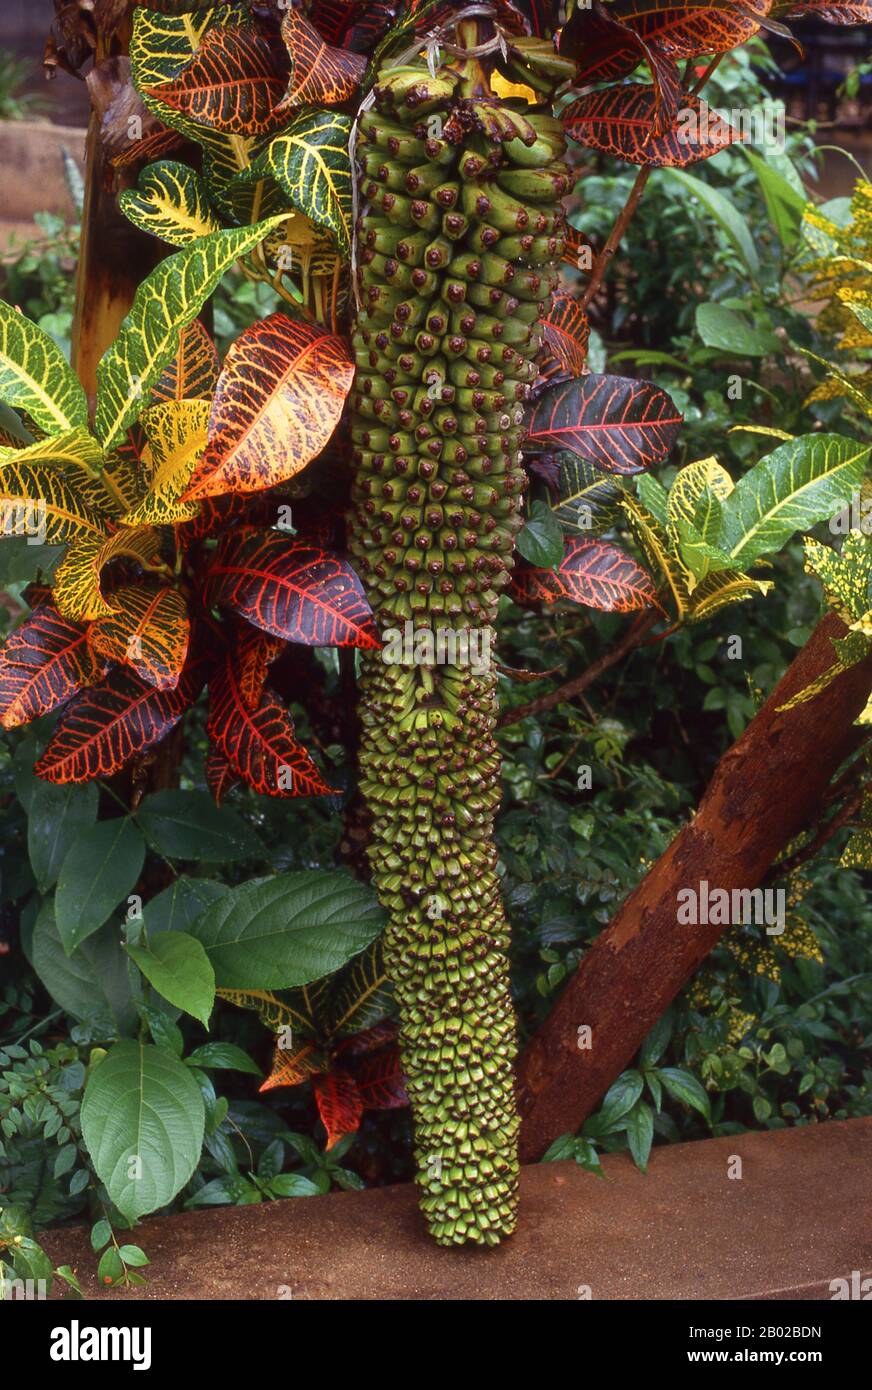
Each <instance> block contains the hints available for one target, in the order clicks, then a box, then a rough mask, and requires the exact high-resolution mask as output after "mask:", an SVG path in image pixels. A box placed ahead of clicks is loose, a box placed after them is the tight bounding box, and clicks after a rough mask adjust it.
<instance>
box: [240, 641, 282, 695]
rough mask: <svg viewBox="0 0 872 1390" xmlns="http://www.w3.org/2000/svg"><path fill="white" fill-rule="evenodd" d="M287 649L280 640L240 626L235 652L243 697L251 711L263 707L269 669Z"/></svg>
mask: <svg viewBox="0 0 872 1390" xmlns="http://www.w3.org/2000/svg"><path fill="white" fill-rule="evenodd" d="M284 646H285V644H284V642H283V641H282V639H281V638H280V637H273V636H272V634H271V633H269V632H263V631H262V630H261V629H260V628H256V627H252V626H251V625H250V624H249V623H246V624H245V625H244V626H242V625H241V626H240V631H239V633H238V639H236V640H235V641H234V651H235V655H236V670H237V673H238V676H239V693H240V695H241V696H242V700H243V703H244V704H245V706H246V708H247V709H257V707H258V705H259V704H260V702H261V699H262V697H263V688H264V686H265V685H266V678H267V675H268V674H269V668H270V666H271V664H272V662H274V661H275V659H276V657H277V656H278V655H279V653H280V652H281V651H282V650H283V648H284Z"/></svg>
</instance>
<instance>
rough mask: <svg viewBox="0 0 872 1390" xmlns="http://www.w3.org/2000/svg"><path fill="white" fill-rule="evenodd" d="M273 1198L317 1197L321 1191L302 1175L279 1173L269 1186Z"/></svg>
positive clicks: (268, 1189)
mask: <svg viewBox="0 0 872 1390" xmlns="http://www.w3.org/2000/svg"><path fill="white" fill-rule="evenodd" d="M267 1191H268V1192H269V1195H270V1196H271V1197H317V1196H319V1194H320V1191H321V1189H320V1188H319V1187H317V1186H316V1185H315V1183H313V1182H312V1180H311V1178H304V1177H303V1175H302V1173H279V1175H278V1177H276V1178H273V1179H272V1181H271V1182H270V1183H268V1184H267Z"/></svg>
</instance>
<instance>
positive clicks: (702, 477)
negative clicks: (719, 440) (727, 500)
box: [667, 458, 733, 535]
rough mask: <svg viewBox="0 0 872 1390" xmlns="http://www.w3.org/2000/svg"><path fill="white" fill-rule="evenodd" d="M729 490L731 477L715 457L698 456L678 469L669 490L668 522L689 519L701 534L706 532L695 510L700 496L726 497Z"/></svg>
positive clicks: (703, 522)
mask: <svg viewBox="0 0 872 1390" xmlns="http://www.w3.org/2000/svg"><path fill="white" fill-rule="evenodd" d="M732 490H733V480H732V478H731V477H730V475H729V473H728V472H727V470H726V469H725V468H722V467H721V465H720V464H719V463H718V461H717V459H715V458H706V459H698V460H697V462H696V463H688V464H687V465H686V466H685V467H684V468H681V469H679V471H678V473H677V474H676V476H675V481H674V483H673V484H672V487H671V488H670V489H669V500H668V503H667V508H668V516H669V522H670V525H672V526H675V525H676V524H677V523H678V522H679V521H689V522H693V523H694V524H695V525H696V526H697V528H698V529H699V530H700V531H701V532H702V533H703V534H704V535H705V534H708V528H707V526H706V523H705V517H704V516H700V515H699V514H698V512H697V504H698V502H699V500H700V498H701V497H703V496H704V495H707V496H710V497H712V498H715V499H721V498H724V497H729V495H730V493H731V492H732Z"/></svg>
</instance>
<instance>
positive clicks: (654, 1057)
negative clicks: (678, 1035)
mask: <svg viewBox="0 0 872 1390" xmlns="http://www.w3.org/2000/svg"><path fill="white" fill-rule="evenodd" d="M672 1019H673V1015H672V1013H671V1011H670V1010H669V1009H667V1010H666V1013H665V1014H663V1015H662V1017H661V1018H658V1020H657V1022H656V1023H655V1024H654V1027H653V1028H652V1029H651V1031H650V1033H648V1034H647V1036H646V1038H645V1041H644V1042H643V1043H642V1050H641V1052H640V1053H639V1066H640V1067H641V1069H642V1071H646V1070H647V1069H648V1068H649V1067H653V1066H654V1065H655V1064H656V1063H657V1062H659V1061H660V1058H661V1057H662V1056H663V1054H664V1052H665V1051H666V1048H667V1046H668V1044H669V1039H670V1038H671V1036H672Z"/></svg>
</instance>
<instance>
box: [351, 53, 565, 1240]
mask: <svg viewBox="0 0 872 1390" xmlns="http://www.w3.org/2000/svg"><path fill="white" fill-rule="evenodd" d="M455 86H456V77H455V75H454V74H452V73H450V72H446V71H443V72H440V73H439V74H437V76H436V78H435V79H434V78H431V77H430V75H429V73H428V71H427V69H426V67H425V66H424V65H423V64H418V65H411V66H406V67H404V68H402V69H400V70H395V71H394V73H390V72H389V71H385V72H384V73H383V74H381V75H380V78H379V80H378V81H377V83H376V102H375V110H374V111H371V112H369V113H368V114H367V115H366V117H365V118H364V119H363V120H362V121H361V126H360V133H361V144H360V147H359V151H358V153H359V158H360V163H361V176H360V185H361V194H362V198H363V199H365V200H366V204H367V205H366V207H365V209H364V212H363V214H362V216H361V219H360V225H359V228H358V245H359V247H361V248H365V249H366V254H363V255H361V256H360V257H359V266H358V269H359V276H358V290H359V295H360V306H361V307H360V312H359V314H358V319H357V323H356V327H355V333H354V352H355V360H356V362H357V365H358V372H357V379H356V382H355V394H354V397H353V407H354V417H353V421H352V439H353V443H354V462H355V481H354V490H353V512H352V515H351V518H350V521H351V525H350V532H351V548H352V553H353V554H354V557H355V560H356V563H357V567H358V570H359V572H360V574H361V576H362V578H363V581H364V584H365V585H366V588H367V590H368V593H369V596H370V600H371V602H372V604H373V608H374V610H375V613H376V617H377V620H378V623H379V626H380V630H381V633H382V638H383V641H384V643H385V646H384V649H383V650H382V651H381V652H377V653H371V654H367V655H365V657H364V659H363V664H362V667H363V668H362V675H361V723H362V738H361V753H360V764H361V789H362V792H363V794H364V796H365V797H366V800H367V802H368V805H369V807H370V810H371V812H372V815H373V826H372V838H371V845H370V849H369V855H370V860H371V864H372V870H373V881H374V884H375V887H376V890H377V892H378V894H379V897H380V899H381V901H382V903H383V904H384V906H385V907H386V908H387V910H388V913H389V926H388V931H387V935H386V940H385V963H386V965H387V968H388V971H389V973H390V975H391V977H392V979H393V981H394V987H395V994H396V999H397V1003H398V1006H399V1013H400V1044H401V1049H402V1055H403V1066H404V1070H405V1074H406V1078H407V1082H408V1089H409V1096H410V1100H411V1103H412V1110H413V1116H414V1123H415V1152H416V1163H417V1169H418V1172H417V1181H418V1184H419V1187H420V1189H421V1206H422V1209H423V1211H424V1213H425V1216H426V1218H427V1222H428V1225H429V1227H430V1230H431V1233H432V1234H433V1236H434V1237H435V1238H436V1240H437V1241H439V1242H440V1244H444V1245H459V1244H462V1243H464V1242H468V1241H473V1242H477V1243H479V1244H483V1245H494V1244H496V1243H497V1242H498V1241H499V1240H500V1239H501V1238H502V1237H503V1236H506V1235H508V1234H510V1232H511V1231H512V1230H513V1229H514V1226H515V1221H516V1211H517V1193H518V1156H517V1136H518V1124H519V1121H518V1116H517V1112H516V1108H515V1099H514V1074H513V1063H514V1058H515V1053H516V1031H515V1020H514V1012H513V1009H512V1002H511V995H510V989H509V976H508V956H507V952H508V944H509V929H508V924H507V922H506V918H505V914H504V912H503V907H502V903H501V900H500V891H499V881H498V878H497V874H496V861H497V852H496V848H495V846H494V841H493V822H494V816H495V814H496V811H497V808H498V806H499V801H500V760H499V755H498V752H497V749H496V745H495V742H494V729H495V723H496V714H497V697H496V673H495V671H494V669H493V665H492V663H491V661H490V653H491V650H492V643H493V627H492V624H493V621H494V618H495V615H496V608H497V603H498V600H499V593H500V590H501V589H502V588H503V587H504V586H505V584H506V583H507V582H508V577H509V570H510V566H511V555H512V547H513V537H514V534H515V532H516V531H517V529H518V527H519V526H520V524H521V522H520V517H519V506H520V494H521V490H522V487H523V473H522V472H521V471H520V469H519V464H520V453H519V446H520V442H521V439H522V421H523V403H524V401H525V399H526V396H527V393H528V391H529V382H530V381H532V380H533V378H534V376H535V368H534V365H533V358H534V356H535V353H536V351H537V349H538V347H539V344H540V342H541V330H539V328H538V327H537V319H538V317H539V315H540V312H541V311H543V310H544V308H545V306H546V305H547V303H548V297H549V295H550V292H551V289H552V287H553V284H554V282H555V273H554V267H555V262H556V260H557V259H558V258H559V256H560V254H561V251H562V235H561V234H562V228H563V214H562V209H561V208H560V205H559V202H558V199H559V196H560V194H561V193H562V192H564V191H565V187H564V184H565V182H566V180H565V178H564V171H565V166H564V165H561V164H560V163H559V160H560V159H561V157H562V155H563V153H564V148H565V146H564V144H563V141H562V137H561V136H560V135H559V132H558V128H557V127H556V124H555V122H554V121H553V120H552V119H551V118H550V117H547V116H542V115H537V114H536V113H532V114H530V116H529V120H530V122H531V124H532V126H533V127H534V129H535V131H536V137H537V138H536V143H535V145H534V146H530V147H528V146H525V145H523V144H522V143H521V142H520V141H519V140H517V139H515V138H513V139H512V140H511V141H506V142H505V143H503V144H502V145H501V144H500V143H499V142H498V141H497V142H492V141H486V140H485V139H484V136H483V135H480V134H476V133H473V134H472V136H471V137H470V127H469V116H470V111H471V109H472V108H474V103H471V104H470V103H465V102H459V101H457V100H456V99H455V95H454V91H455ZM492 104H493V101H491V105H492ZM434 117H436V118H437V119H436V120H435V121H434ZM511 128H512V123H511V121H509V122H507V133H509V132H510V131H511ZM434 131H436V134H435V135H434V133H433V132H434ZM455 141H456V143H455ZM476 152H478V153H476ZM513 171H515V172H516V173H517V174H518V175H519V176H520V177H516V178H515V179H514V180H513V179H511V178H509V185H510V187H509V188H508V189H504V188H501V187H500V186H499V185H498V182H497V180H498V178H499V177H500V176H501V175H502V174H503V173H504V172H505V173H507V174H509V175H511V174H512V172H513ZM527 183H529V185H530V187H531V188H532V189H533V190H535V194H536V197H537V201H536V204H535V207H532V208H530V210H529V212H528V211H527V210H526V209H525V208H524V207H523V206H522V205H521V204H519V203H518V202H516V201H515V197H513V195H514V194H516V193H517V194H521V195H522V196H523V194H524V193H526V186H527ZM396 190H405V191H404V192H398V191H396ZM549 191H550V196H549ZM489 218H490V220H489ZM490 247H494V248H495V250H494V251H491V250H489V249H488V248H490ZM413 268H416V274H415V279H414V280H412V278H411V271H412V269H413Z"/></svg>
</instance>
